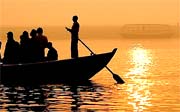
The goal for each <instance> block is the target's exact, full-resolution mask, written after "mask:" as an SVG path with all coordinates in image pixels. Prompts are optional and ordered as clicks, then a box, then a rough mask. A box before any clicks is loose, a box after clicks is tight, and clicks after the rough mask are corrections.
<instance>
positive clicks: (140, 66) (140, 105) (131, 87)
mask: <svg viewBox="0 0 180 112" xmlns="http://www.w3.org/2000/svg"><path fill="white" fill-rule="evenodd" d="M151 54H152V53H151V52H150V51H149V50H148V49H145V48H143V47H142V46H141V45H137V46H135V47H133V48H132V49H131V50H130V51H129V56H130V59H129V60H130V62H129V64H130V68H129V72H128V73H127V74H126V77H128V78H129V83H128V84H127V92H128V94H129V95H128V96H129V97H128V99H129V102H128V103H129V104H130V105H132V106H133V110H134V112H142V111H144V110H145V109H146V107H147V106H152V104H151V102H150V99H151V92H150V90H149V87H150V86H152V83H151V81H150V80H148V76H149V75H150V67H151V66H152V63H153V62H152V60H153V59H152V56H151Z"/></svg>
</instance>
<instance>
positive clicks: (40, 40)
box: [36, 27, 48, 61]
mask: <svg viewBox="0 0 180 112" xmlns="http://www.w3.org/2000/svg"><path fill="white" fill-rule="evenodd" d="M36 38H37V41H38V44H39V48H38V49H39V57H40V59H39V61H44V58H45V48H46V46H47V43H48V39H47V37H46V36H45V35H43V29H42V28H41V27H39V28H37V37H36Z"/></svg>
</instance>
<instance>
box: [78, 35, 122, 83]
mask: <svg viewBox="0 0 180 112" xmlns="http://www.w3.org/2000/svg"><path fill="white" fill-rule="evenodd" d="M78 40H79V41H80V42H81V43H82V44H83V45H84V46H85V47H86V48H87V49H88V50H89V51H90V52H91V53H92V54H95V53H94V52H93V51H92V50H91V49H90V48H89V47H88V46H87V45H86V44H85V43H84V42H83V41H82V40H81V39H78ZM105 68H106V69H107V70H108V71H109V72H110V73H111V74H112V75H113V78H114V80H116V82H117V83H118V84H123V83H125V82H124V81H123V79H122V78H121V77H120V76H119V75H117V74H115V73H113V72H112V70H111V69H110V68H108V67H107V66H105Z"/></svg>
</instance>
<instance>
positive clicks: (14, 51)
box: [3, 32, 20, 64]
mask: <svg viewBox="0 0 180 112" xmlns="http://www.w3.org/2000/svg"><path fill="white" fill-rule="evenodd" d="M19 51H20V46H19V43H18V42H17V41H15V40H14V37H13V33H12V32H8V33H7V42H6V46H5V51H4V58H3V63H5V64H7V63H11V64H13V63H18V62H19Z"/></svg>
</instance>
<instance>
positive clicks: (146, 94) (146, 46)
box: [0, 32, 180, 112]
mask: <svg viewBox="0 0 180 112" xmlns="http://www.w3.org/2000/svg"><path fill="white" fill-rule="evenodd" d="M66 35H68V34H66ZM97 35H98V34H97ZM99 35H100V34H99ZM99 35H98V36H99ZM103 35H104V34H103ZM103 35H102V36H103ZM109 35H111V34H109ZM68 36H69V35H68ZM113 36H117V37H118V36H119V35H118V33H117V32H116V35H113ZM81 39H82V40H83V41H84V42H85V43H86V44H87V45H88V46H89V47H90V48H91V49H92V50H93V51H94V52H96V53H102V52H107V51H111V50H113V48H115V47H116V48H118V51H117V52H116V54H115V56H114V57H113V58H112V60H111V61H110V63H109V64H108V67H109V68H110V69H111V70H112V71H113V72H114V73H116V74H118V75H119V76H120V77H121V78H122V79H123V80H124V81H125V82H126V83H125V84H116V82H115V80H114V79H113V78H112V75H111V73H110V72H109V71H108V70H106V69H103V70H102V71H100V72H99V73H97V74H96V76H94V77H93V78H92V79H91V80H90V81H89V82H87V83H86V84H77V85H68V84H56V85H48V84H47V85H38V86H13V85H11V86H6V85H2V84H1V85H0V112H9V111H13V112H16V111H17V112H22V111H23V112H24V111H31V112H36V111H40V112H41V111H47V112H48V111H49V112H70V111H72V112H87V111H88V112H179V111H180V49H179V48H180V44H179V39H177V38H176V39H124V38H119V39H117V38H116V39H114V38H113V39H107V38H106V39H102V38H101V39H95V38H90V39H87V38H81ZM51 40H52V41H53V43H54V46H55V47H56V48H57V50H58V51H59V58H60V59H64V58H69V57H70V51H69V41H70V40H68V39H63V40H61V39H51ZM2 52H3V51H2ZM79 52H80V55H81V56H84V55H90V53H89V52H88V50H87V49H86V48H85V47H84V46H82V45H80V44H79ZM37 75H38V74H37ZM74 75H76V74H74Z"/></svg>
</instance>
